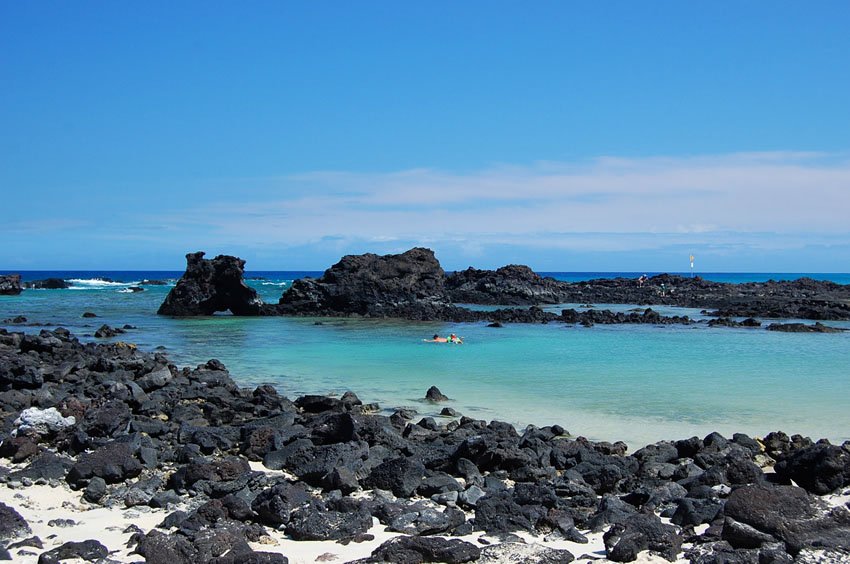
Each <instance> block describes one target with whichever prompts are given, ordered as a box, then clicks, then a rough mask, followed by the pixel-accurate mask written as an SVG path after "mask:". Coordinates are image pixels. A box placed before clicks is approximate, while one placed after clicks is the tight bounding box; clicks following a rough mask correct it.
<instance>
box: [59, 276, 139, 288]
mask: <svg viewBox="0 0 850 564" xmlns="http://www.w3.org/2000/svg"><path fill="white" fill-rule="evenodd" d="M68 282H70V283H71V284H73V286H79V287H80V288H81V289H82V288H91V289H96V288H106V287H110V286H115V287H117V286H132V285H134V284H136V282H110V281H109V280H102V279H100V278H71V279H70V280H68ZM73 286H72V287H73Z"/></svg>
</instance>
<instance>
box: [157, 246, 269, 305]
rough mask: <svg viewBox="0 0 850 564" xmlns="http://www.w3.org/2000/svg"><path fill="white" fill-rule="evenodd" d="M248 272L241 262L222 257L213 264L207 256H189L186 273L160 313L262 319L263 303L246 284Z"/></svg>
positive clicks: (215, 259)
mask: <svg viewBox="0 0 850 564" xmlns="http://www.w3.org/2000/svg"><path fill="white" fill-rule="evenodd" d="M244 272H245V261H244V260H242V259H240V258H237V257H233V256H228V255H219V256H217V257H215V258H214V259H212V260H210V259H205V258H204V253H203V252H197V253H189V254H187V255H186V272H185V273H184V274H183V276H182V277H181V278H180V280H178V282H177V285H176V286H175V287H174V288H172V290H171V291H170V292H169V293H168V296H166V298H165V301H164V302H162V305H161V306H160V307H159V311H158V312H157V313H158V314H160V315H175V316H190V315H212V314H214V313H215V312H217V311H227V310H230V312H231V313H233V315H260V312H261V308H262V305H263V302H262V300H260V298H259V297H257V292H256V291H255V290H254V289H253V288H249V287H248V286H247V285H246V284H245V282H244V281H243V279H242V276H243V274H244Z"/></svg>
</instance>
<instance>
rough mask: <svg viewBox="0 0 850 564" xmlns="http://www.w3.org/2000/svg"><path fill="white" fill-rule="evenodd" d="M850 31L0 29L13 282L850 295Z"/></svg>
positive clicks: (86, 18) (702, 18)
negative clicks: (406, 263)
mask: <svg viewBox="0 0 850 564" xmlns="http://www.w3.org/2000/svg"><path fill="white" fill-rule="evenodd" d="M848 29H850V4H848V3H847V2H845V1H840V2H830V1H820V2H817V3H802V2H773V1H772V2H745V3H741V2H712V3H708V2H704V3H696V2H678V1H677V2H672V1H670V2H665V1H652V2H564V1H558V2H545V1H540V2H534V3H520V2H499V1H492V0H489V1H486V2H484V1H482V2H477V1H465V2H427V3H425V2H422V3H416V4H414V3H411V2H391V1H387V2H368V1H367V2H357V3H354V2H241V3H236V2H231V3H224V2H188V1H187V2H179V3H174V2H145V3H117V2H87V3H74V2H63V3H58V2H54V3H47V2H2V3H0V85H2V87H0V190H1V191H2V202H3V205H2V209H1V210H0V238H2V241H3V244H2V245H0V269H4V270H15V269H52V268H56V269H59V268H78V269H88V268H114V269H128V268H139V269H152V268H163V269H179V268H182V267H183V265H184V258H183V257H184V255H185V253H186V252H189V251H194V250H205V251H207V253H208V254H210V255H212V254H218V253H227V254H236V255H239V256H242V257H243V258H245V259H247V261H248V268H249V269H254V270H260V269H323V268H325V267H327V266H329V265H330V264H332V263H333V262H336V260H337V259H338V258H339V257H340V256H341V255H343V254H347V253H360V252H378V253H384V252H399V251H403V250H405V249H407V248H409V247H411V246H415V245H424V246H428V247H430V248H433V249H434V250H435V251H436V253H437V256H438V258H440V260H441V261H442V263H443V265H444V266H445V267H446V268H447V269H455V268H465V267H466V266H469V265H475V266H478V267H496V266H500V265H503V264H507V263H524V264H529V265H530V266H532V267H533V268H535V269H537V270H542V271H552V270H567V271H588V270H601V271H617V270H634V271H637V270H653V271H663V270H667V271H682V270H685V269H686V268H687V257H688V255H689V254H691V253H693V254H694V255H696V257H697V269H698V270H704V271H773V272H778V271H790V272H812V271H825V272H835V271H842V272H846V271H849V270H850V227H848V225H850V222H848V221H847V210H848V209H850V205H848V204H850V103H848V100H850V57H848V53H850V33H847V30H848Z"/></svg>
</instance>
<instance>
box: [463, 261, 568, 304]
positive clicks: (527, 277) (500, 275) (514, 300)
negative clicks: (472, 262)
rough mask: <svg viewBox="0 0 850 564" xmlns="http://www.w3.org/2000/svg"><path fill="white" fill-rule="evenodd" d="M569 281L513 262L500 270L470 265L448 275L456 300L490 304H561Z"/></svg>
mask: <svg viewBox="0 0 850 564" xmlns="http://www.w3.org/2000/svg"><path fill="white" fill-rule="evenodd" d="M568 288H569V284H567V283H566V282H559V281H558V280H555V279H554V278H548V277H547V278H543V277H541V276H540V275H539V274H537V273H535V272H534V271H533V270H531V269H530V268H529V267H527V266H524V265H516V264H511V265H508V266H503V267H502V268H499V269H497V270H478V269H475V268H472V267H470V268H467V269H466V270H462V271H459V272H455V273H453V274H450V275H449V276H447V277H446V290H447V291H448V293H449V296H450V298H451V301H452V302H454V303H468V304H486V305H536V304H558V303H564V302H565V301H566V299H565V297H566V295H567V289H568Z"/></svg>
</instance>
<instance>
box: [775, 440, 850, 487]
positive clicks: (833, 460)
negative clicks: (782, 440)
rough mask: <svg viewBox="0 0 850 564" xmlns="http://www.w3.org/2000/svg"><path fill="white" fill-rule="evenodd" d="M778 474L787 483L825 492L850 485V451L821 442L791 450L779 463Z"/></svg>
mask: <svg viewBox="0 0 850 564" xmlns="http://www.w3.org/2000/svg"><path fill="white" fill-rule="evenodd" d="M775 469H776V475H777V476H778V477H779V479H780V480H782V481H783V482H784V483H786V484H789V483H791V481H792V480H793V481H794V483H796V484H797V485H798V486H801V487H803V488H805V489H806V490H808V491H810V492H812V493H814V494H818V495H825V494H828V493H831V492H833V491H835V490H837V489H839V488H843V487H845V486H850V451H848V450H847V449H845V448H842V447H838V446H833V445H829V444H822V443H818V444H815V445H812V446H809V447H806V448H803V449H800V450H796V451H794V452H791V453H790V454H788V455H787V456H785V457H783V458H782V459H781V460H780V461H779V462H778V463H777V464H776V467H775Z"/></svg>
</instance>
